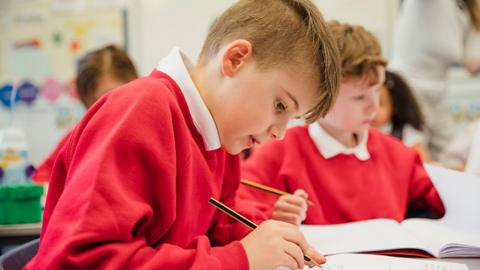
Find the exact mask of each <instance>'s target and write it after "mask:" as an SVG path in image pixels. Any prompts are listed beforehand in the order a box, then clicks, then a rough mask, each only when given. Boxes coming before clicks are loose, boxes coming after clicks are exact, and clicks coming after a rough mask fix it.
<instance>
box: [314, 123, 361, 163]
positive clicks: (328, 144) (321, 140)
mask: <svg viewBox="0 0 480 270" xmlns="http://www.w3.org/2000/svg"><path fill="white" fill-rule="evenodd" d="M308 134H309V135H310V138H311V139H312V140H313V142H314V143H315V145H316V146H317V149H318V151H319V152H320V153H321V154H322V156H323V157H324V158H326V159H329V158H332V157H334V156H336V155H339V154H347V155H350V154H353V155H355V157H356V158H357V159H359V160H368V159H370V153H369V152H368V149H367V141H368V130H365V131H364V133H363V134H362V136H361V138H360V142H359V143H358V144H357V145H356V146H355V147H352V148H349V147H346V146H344V145H343V144H341V143H340V142H339V141H338V140H337V139H335V138H334V137H332V136H331V135H330V134H328V133H327V132H326V131H325V130H324V129H323V128H322V126H320V124H319V123H314V124H311V125H309V126H308Z"/></svg>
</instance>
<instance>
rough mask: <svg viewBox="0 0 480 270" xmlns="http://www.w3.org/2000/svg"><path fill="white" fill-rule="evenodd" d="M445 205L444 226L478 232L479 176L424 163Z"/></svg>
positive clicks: (479, 223) (479, 222)
mask: <svg viewBox="0 0 480 270" xmlns="http://www.w3.org/2000/svg"><path fill="white" fill-rule="evenodd" d="M425 169H426V170H427V172H428V174H429V175H430V178H431V179H432V182H433V184H434V185H435V187H436V188H437V190H438V193H439V194H440V197H441V198H442V201H443V203H444V205H445V209H446V214H445V216H444V217H443V218H442V223H443V225H445V226H451V227H452V228H455V229H457V230H462V231H465V232H471V233H480V177H479V176H475V175H471V174H467V173H462V172H458V171H454V170H450V169H445V168H441V167H435V166H432V165H428V164H425Z"/></svg>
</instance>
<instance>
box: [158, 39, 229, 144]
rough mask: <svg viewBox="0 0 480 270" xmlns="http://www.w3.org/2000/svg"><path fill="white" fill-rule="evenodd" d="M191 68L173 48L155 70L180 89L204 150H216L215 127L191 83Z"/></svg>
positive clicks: (188, 62)
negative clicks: (200, 136) (167, 77)
mask: <svg viewBox="0 0 480 270" xmlns="http://www.w3.org/2000/svg"><path fill="white" fill-rule="evenodd" d="M192 68H193V64H192V62H191V61H190V60H189V59H188V57H187V56H186V55H185V54H184V53H183V52H182V51H181V50H180V48H173V49H172V50H171V51H170V53H169V54H168V55H167V56H166V57H165V58H163V59H162V60H161V61H160V63H159V64H158V66H157V70H159V71H161V72H163V73H165V74H167V75H168V76H170V77H171V78H172V79H173V80H174V81H175V82H176V83H177V84H178V86H179V87H180V90H181V91H182V94H183V96H184V98H185V100H186V102H187V105H188V110H189V111H190V115H191V116H192V119H193V123H194V124H195V127H196V128H197V130H198V131H199V132H200V134H201V135H202V137H203V142H204V144H205V148H206V149H205V150H207V151H212V150H216V149H218V148H220V146H221V144H220V137H219V135H218V130H217V126H216V125H215V121H214V120H213V117H212V115H211V114H210V111H209V110H208V108H207V106H206V105H205V102H203V99H202V97H201V96H200V92H199V91H198V89H197V87H196V86H195V84H194V83H193V80H192V77H191V76H190V70H192Z"/></svg>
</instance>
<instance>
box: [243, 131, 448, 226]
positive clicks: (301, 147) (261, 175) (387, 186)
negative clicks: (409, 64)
mask: <svg viewBox="0 0 480 270" xmlns="http://www.w3.org/2000/svg"><path fill="white" fill-rule="evenodd" d="M367 149H368V151H369V153H370V159H368V160H365V161H361V160H359V159H357V158H356V157H355V155H346V154H339V155H337V156H334V157H332V158H330V159H325V158H324V157H323V156H322V155H321V154H320V152H319V151H318V148H317V146H316V145H315V144H314V142H313V141H312V139H311V138H310V136H309V134H308V128H307V126H303V127H295V128H292V129H289V130H288V131H287V135H286V138H285V140H284V141H272V142H269V143H267V144H266V145H264V146H263V147H261V148H259V149H256V150H255V151H254V152H253V154H252V156H251V157H250V158H249V159H247V160H246V161H245V163H244V165H243V167H242V178H245V179H249V180H253V181H258V182H261V183H264V184H266V185H269V186H272V187H275V188H278V189H281V190H285V191H288V192H294V191H295V190H296V189H299V188H301V189H304V190H305V191H306V192H307V193H308V194H309V196H310V197H309V199H310V200H311V201H313V202H314V204H315V205H314V206H311V207H309V209H308V212H307V219H306V220H305V221H304V223H305V224H337V223H345V222H351V221H359V220H365V219H372V218H391V219H395V220H397V221H401V220H403V219H405V216H406V213H407V208H409V207H412V208H417V209H423V208H430V209H431V210H433V211H434V213H436V214H437V215H439V216H440V215H443V213H444V208H443V204H442V202H441V200H440V198H439V196H438V194H437V191H436V190H435V188H434V187H433V184H432V182H431V180H430V178H429V176H428V175H427V173H426V171H425V169H424V168H423V165H422V163H421V161H420V158H419V156H418V155H417V154H416V152H415V151H414V150H412V149H410V148H407V147H406V146H404V145H403V144H402V143H401V142H400V141H398V140H397V139H395V138H393V137H390V136H388V135H385V134H382V133H380V132H378V131H376V130H373V129H371V130H369V134H368V141H367ZM239 196H240V197H242V198H248V199H253V200H255V201H262V202H264V203H265V204H264V205H263V206H264V211H265V212H266V213H267V215H270V214H271V211H272V207H271V206H272V205H273V204H274V203H275V201H276V200H277V199H278V196H276V195H272V194H269V193H266V192H263V191H257V190H255V189H252V188H250V187H241V188H240V192H239Z"/></svg>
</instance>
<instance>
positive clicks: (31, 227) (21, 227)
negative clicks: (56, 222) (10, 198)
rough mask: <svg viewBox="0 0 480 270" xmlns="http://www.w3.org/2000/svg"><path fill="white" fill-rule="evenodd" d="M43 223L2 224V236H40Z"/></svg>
mask: <svg viewBox="0 0 480 270" xmlns="http://www.w3.org/2000/svg"><path fill="white" fill-rule="evenodd" d="M41 230H42V223H27V224H0V237H1V238H3V237H14V236H39V235H40V231H41Z"/></svg>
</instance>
